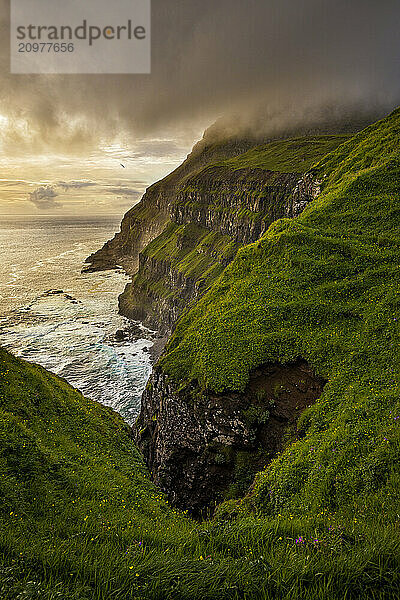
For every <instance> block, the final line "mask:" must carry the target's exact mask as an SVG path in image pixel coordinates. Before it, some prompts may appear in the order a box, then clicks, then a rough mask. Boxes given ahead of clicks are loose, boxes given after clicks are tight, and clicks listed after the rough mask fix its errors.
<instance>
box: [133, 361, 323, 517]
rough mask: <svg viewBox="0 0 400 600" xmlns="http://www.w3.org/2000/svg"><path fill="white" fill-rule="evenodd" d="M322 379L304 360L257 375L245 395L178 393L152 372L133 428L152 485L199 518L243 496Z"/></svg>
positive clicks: (191, 390) (291, 432) (318, 391)
mask: <svg viewBox="0 0 400 600" xmlns="http://www.w3.org/2000/svg"><path fill="white" fill-rule="evenodd" d="M324 383H325V382H324V381H323V380H321V379H320V378H318V377H316V376H315V375H314V373H313V371H312V369H311V367H310V366H309V365H308V364H307V363H306V362H305V361H300V360H299V361H297V362H296V363H292V364H287V365H279V364H274V365H265V366H263V367H260V368H258V369H257V370H255V371H254V372H253V373H252V374H251V377H250V381H249V383H248V385H247V388H246V390H245V392H243V393H225V394H218V395H217V394H206V393H201V392H200V391H199V389H198V388H197V386H196V385H195V384H193V385H192V386H191V387H188V388H185V389H184V390H180V389H178V388H177V386H175V385H174V384H172V383H170V382H168V381H167V379H166V377H165V375H164V374H163V373H162V371H161V370H160V369H159V368H156V369H155V371H154V373H153V376H152V378H151V380H150V382H149V384H148V386H147V388H146V390H145V392H144V394H143V398H142V408H141V413H140V416H139V419H138V421H137V423H136V426H135V428H134V433H135V438H136V442H137V444H138V446H139V448H140V450H141V451H142V453H143V455H144V457H145V459H146V462H147V464H148V466H149V468H150V471H151V473H152V477H153V479H154V481H155V482H156V483H157V484H158V485H159V486H160V488H161V489H162V490H163V491H164V492H166V493H167V495H168V497H169V500H170V501H171V502H172V503H173V504H174V505H175V506H178V507H180V508H185V509H188V510H189V511H190V512H192V513H193V514H195V515H199V514H201V513H202V511H204V510H205V509H207V508H212V507H213V505H214V503H215V502H216V501H218V500H221V499H222V498H224V497H225V498H226V497H235V496H236V495H238V494H241V493H243V492H244V491H245V490H246V489H247V487H248V486H249V484H250V483H251V480H252V478H253V477H254V474H255V473H256V472H257V471H258V470H260V469H262V468H263V466H264V465H265V464H266V463H267V462H268V461H270V460H271V459H272V458H273V457H274V456H276V454H277V453H278V452H279V451H280V450H281V449H282V446H283V444H284V439H285V436H286V435H292V436H296V422H297V419H298V416H299V415H300V414H301V412H302V411H303V410H304V409H305V408H307V407H308V406H310V405H311V404H313V403H314V402H315V400H316V399H317V398H319V397H320V395H321V392H322V389H323V386H324Z"/></svg>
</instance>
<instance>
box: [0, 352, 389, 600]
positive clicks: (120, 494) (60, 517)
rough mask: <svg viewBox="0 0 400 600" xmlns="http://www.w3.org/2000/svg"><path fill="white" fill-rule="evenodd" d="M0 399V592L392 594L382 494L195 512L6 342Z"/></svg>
mask: <svg viewBox="0 0 400 600" xmlns="http://www.w3.org/2000/svg"><path fill="white" fill-rule="evenodd" d="M0 407H1V408H0V440H1V443H0V461H1V476H0V597H1V599H2V600H16V599H18V600H28V599H29V600H111V599H113V600H114V599H118V600H128V599H131V600H149V599H150V600H151V599H153V600H165V599H166V598H169V599H171V600H183V599H184V600H203V599H209V600H216V599H218V600H219V599H220V598H221V599H223V600H228V599H229V600H238V599H239V598H241V599H249V600H250V599H251V600H253V599H267V600H269V599H271V600H272V599H276V598H282V599H287V600H294V599H295V598H299V597H301V598H307V599H315V600H316V599H321V598H329V599H331V598H332V599H335V600H336V599H337V600H339V599H340V600H342V598H343V597H344V593H345V594H346V597H347V598H354V599H357V600H358V599H359V598H362V599H367V598H379V599H382V600H383V599H386V598H388V599H389V598H395V597H396V593H397V591H398V590H399V581H398V573H396V552H397V546H398V543H397V539H396V536H395V532H394V530H393V527H392V526H391V525H390V524H389V525H388V523H386V521H389V520H390V521H391V515H390V514H389V515H385V514H383V513H382V511H381V507H380V506H378V505H377V507H376V511H375V514H374V515H371V514H369V515H368V517H369V519H368V520H365V519H363V520H358V521H356V520H355V519H354V515H353V514H352V512H351V511H350V512H349V511H348V512H347V513H346V512H345V511H344V512H343V511H338V512H337V514H331V513H329V512H328V511H326V512H324V513H320V514H317V515H311V516H310V518H303V519H301V520H299V519H296V518H295V517H293V515H292V514H290V513H286V514H281V515H279V516H278V517H276V518H273V519H270V518H268V519H265V518H263V517H257V516H255V515H254V516H251V515H250V514H247V515H245V516H244V517H243V518H240V519H238V520H237V521H236V522H234V521H224V520H223V519H221V518H219V519H216V520H214V521H207V522H204V523H202V524H199V523H195V522H194V521H192V520H190V519H189V518H188V517H187V516H185V515H184V514H182V513H178V512H176V511H173V510H171V508H170V507H169V506H168V505H167V504H166V502H165V501H164V500H163V498H162V497H161V495H160V494H159V492H157V491H156V489H155V488H154V487H153V485H152V484H151V483H150V482H149V480H148V478H147V475H146V472H145V470H144V468H143V465H142V462H141V460H140V457H139V456H138V453H137V451H136V449H135V448H134V446H133V444H132V442H131V440H130V437H129V433H128V429H127V427H126V426H125V425H124V423H123V422H122V420H121V418H120V417H118V416H117V415H116V414H115V413H113V412H112V411H111V410H109V409H106V408H104V407H102V406H100V405H98V404H97V403H94V402H91V401H89V400H86V399H85V398H83V397H82V395H81V394H80V393H79V392H77V391H76V390H74V389H73V388H71V387H70V386H69V385H67V384H66V383H65V382H64V381H62V380H60V379H58V378H57V377H55V376H54V375H51V374H50V373H47V372H46V371H44V370H43V369H42V368H40V367H37V366H34V365H29V364H28V363H25V362H24V361H21V360H18V359H15V358H13V357H12V356H10V355H9V354H8V353H6V352H4V351H2V350H0ZM221 517H222V514H221Z"/></svg>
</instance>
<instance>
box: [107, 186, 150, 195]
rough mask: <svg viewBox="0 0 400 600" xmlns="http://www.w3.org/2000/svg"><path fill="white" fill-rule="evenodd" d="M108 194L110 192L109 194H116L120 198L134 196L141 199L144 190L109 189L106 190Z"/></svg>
mask: <svg viewBox="0 0 400 600" xmlns="http://www.w3.org/2000/svg"><path fill="white" fill-rule="evenodd" d="M104 189H105V191H106V192H108V193H109V194H116V195H118V196H134V197H136V198H137V197H139V196H140V195H141V193H142V190H135V189H132V188H127V187H123V186H121V187H107V188H104Z"/></svg>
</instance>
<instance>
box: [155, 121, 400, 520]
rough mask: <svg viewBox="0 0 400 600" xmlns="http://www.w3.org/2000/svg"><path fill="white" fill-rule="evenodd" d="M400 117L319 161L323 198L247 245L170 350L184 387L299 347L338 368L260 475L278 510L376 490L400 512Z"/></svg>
mask: <svg viewBox="0 0 400 600" xmlns="http://www.w3.org/2000/svg"><path fill="white" fill-rule="evenodd" d="M399 126H400V111H399V110H398V111H396V112H395V113H393V114H392V115H391V116H390V117H388V118H387V119H385V120H383V121H381V122H379V123H377V124H375V125H374V126H371V127H369V128H368V129H366V130H365V131H364V132H362V133H360V134H358V135H357V136H355V137H354V138H352V139H351V140H350V141H348V142H347V143H345V144H344V145H342V146H340V147H339V148H338V149H337V150H336V151H335V152H333V153H332V154H331V155H329V156H328V157H327V158H325V159H324V160H323V161H322V162H321V163H320V164H319V165H317V166H316V167H315V169H314V171H315V173H316V174H318V176H319V177H320V178H323V181H324V190H323V193H322V194H321V195H320V197H319V198H318V199H317V200H316V201H314V202H313V203H311V204H310V205H309V207H308V208H307V210H306V211H305V212H304V213H303V214H302V215H301V217H300V218H298V219H296V220H287V219H283V220H280V221H278V222H276V223H274V224H273V225H272V226H271V227H270V229H269V231H268V232H267V234H266V235H265V236H264V237H263V238H262V239H261V240H260V241H258V242H256V243H255V244H253V245H251V246H248V247H246V248H244V249H242V250H240V251H239V252H238V255H237V257H236V258H235V260H234V261H233V263H232V264H231V265H230V266H229V267H228V268H227V269H226V270H225V272H224V273H223V274H222V276H221V277H220V278H219V280H218V282H216V284H215V285H214V286H213V287H212V288H211V290H210V291H209V292H208V293H207V294H206V295H205V296H204V297H203V298H202V299H201V300H200V301H199V302H198V304H197V305H196V306H195V307H194V308H193V309H192V310H191V311H190V312H189V313H187V314H186V315H185V316H183V317H182V318H181V320H180V321H179V323H178V325H177V327H176V329H175V332H174V335H173V336H172V338H171V340H170V342H169V344H168V346H167V349H166V353H165V355H164V357H163V358H162V361H161V365H162V368H163V369H164V371H165V372H166V373H167V374H168V375H169V377H170V378H171V379H172V380H175V381H176V382H179V385H184V382H191V381H193V380H196V381H198V382H199V384H200V386H201V387H203V389H206V390H207V389H209V390H213V391H217V392H221V391H225V390H238V391H243V390H244V389H245V387H246V384H247V381H248V378H249V373H250V371H251V370H252V369H254V368H255V367H257V366H258V365H260V364H262V363H267V362H271V361H272V362H273V361H280V362H283V363H285V362H288V361H292V360H296V359H297V358H299V357H302V358H305V359H306V360H307V361H309V363H310V364H311V365H313V367H314V368H315V370H316V372H317V373H318V374H319V375H321V376H322V377H324V378H325V379H327V380H328V382H329V383H328V384H327V386H326V388H325V391H324V393H323V395H322V397H321V399H320V400H319V401H318V402H317V403H316V405H315V406H313V407H312V408H310V409H309V410H308V411H306V413H305V414H304V416H303V417H302V420H301V423H300V428H301V429H302V432H303V435H304V437H303V439H301V440H299V441H297V442H295V443H294V444H292V445H290V446H289V447H288V448H287V450H286V451H285V452H284V453H283V454H282V456H281V457H279V458H278V459H277V460H276V461H274V462H273V463H272V464H271V465H270V466H269V467H268V468H267V469H266V470H265V472H263V473H261V474H260V475H259V476H258V479H257V486H256V488H255V490H254V492H253V494H252V502H254V503H255V505H256V506H257V507H258V508H259V509H260V510H263V511H266V512H267V513H268V514H277V513H278V512H279V511H282V510H291V511H294V512H296V514H298V515H305V514H307V513H308V512H309V511H311V512H312V513H314V514H315V513H316V512H317V511H320V510H323V509H325V508H328V509H329V510H331V511H335V510H337V509H338V507H341V506H348V505H350V504H351V503H352V502H353V500H354V499H365V502H366V504H367V505H368V504H369V503H370V502H372V498H373V496H374V494H375V493H376V494H378V495H379V494H382V498H385V505H389V506H390V505H393V506H395V507H396V509H395V510H397V511H398V512H399V513H400V510H399V508H400V507H399V502H398V494H396V485H397V484H398V464H399V463H398V458H399V434H398V418H399V416H400V406H399V398H400V386H399V376H400V372H399V346H400V322H399V319H400V277H399V275H400V263H399V258H400V195H399V192H400V186H399V181H400V170H399V167H400V156H399V147H400V145H399V144H400V136H399ZM343 165H344V166H343ZM382 490H384V491H382ZM358 501H360V502H362V501H363V500H357V502H358ZM368 510H369V509H368ZM396 514H397V513H396Z"/></svg>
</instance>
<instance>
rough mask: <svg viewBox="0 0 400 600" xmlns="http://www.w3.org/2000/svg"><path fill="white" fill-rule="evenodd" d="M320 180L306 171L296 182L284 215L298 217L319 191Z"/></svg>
mask: <svg viewBox="0 0 400 600" xmlns="http://www.w3.org/2000/svg"><path fill="white" fill-rule="evenodd" d="M321 185H322V182H321V181H318V179H317V178H316V177H315V176H314V175H313V174H312V173H306V174H305V175H303V177H302V178H301V179H299V181H298V182H297V184H296V187H295V188H294V190H293V192H292V193H291V194H290V196H289V198H288V201H287V203H286V207H285V216H286V217H290V218H294V217H298V216H299V215H300V214H301V213H302V212H303V210H304V209H305V208H306V206H307V205H308V204H309V202H311V201H312V200H315V198H317V197H318V196H319V195H320V193H321Z"/></svg>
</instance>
